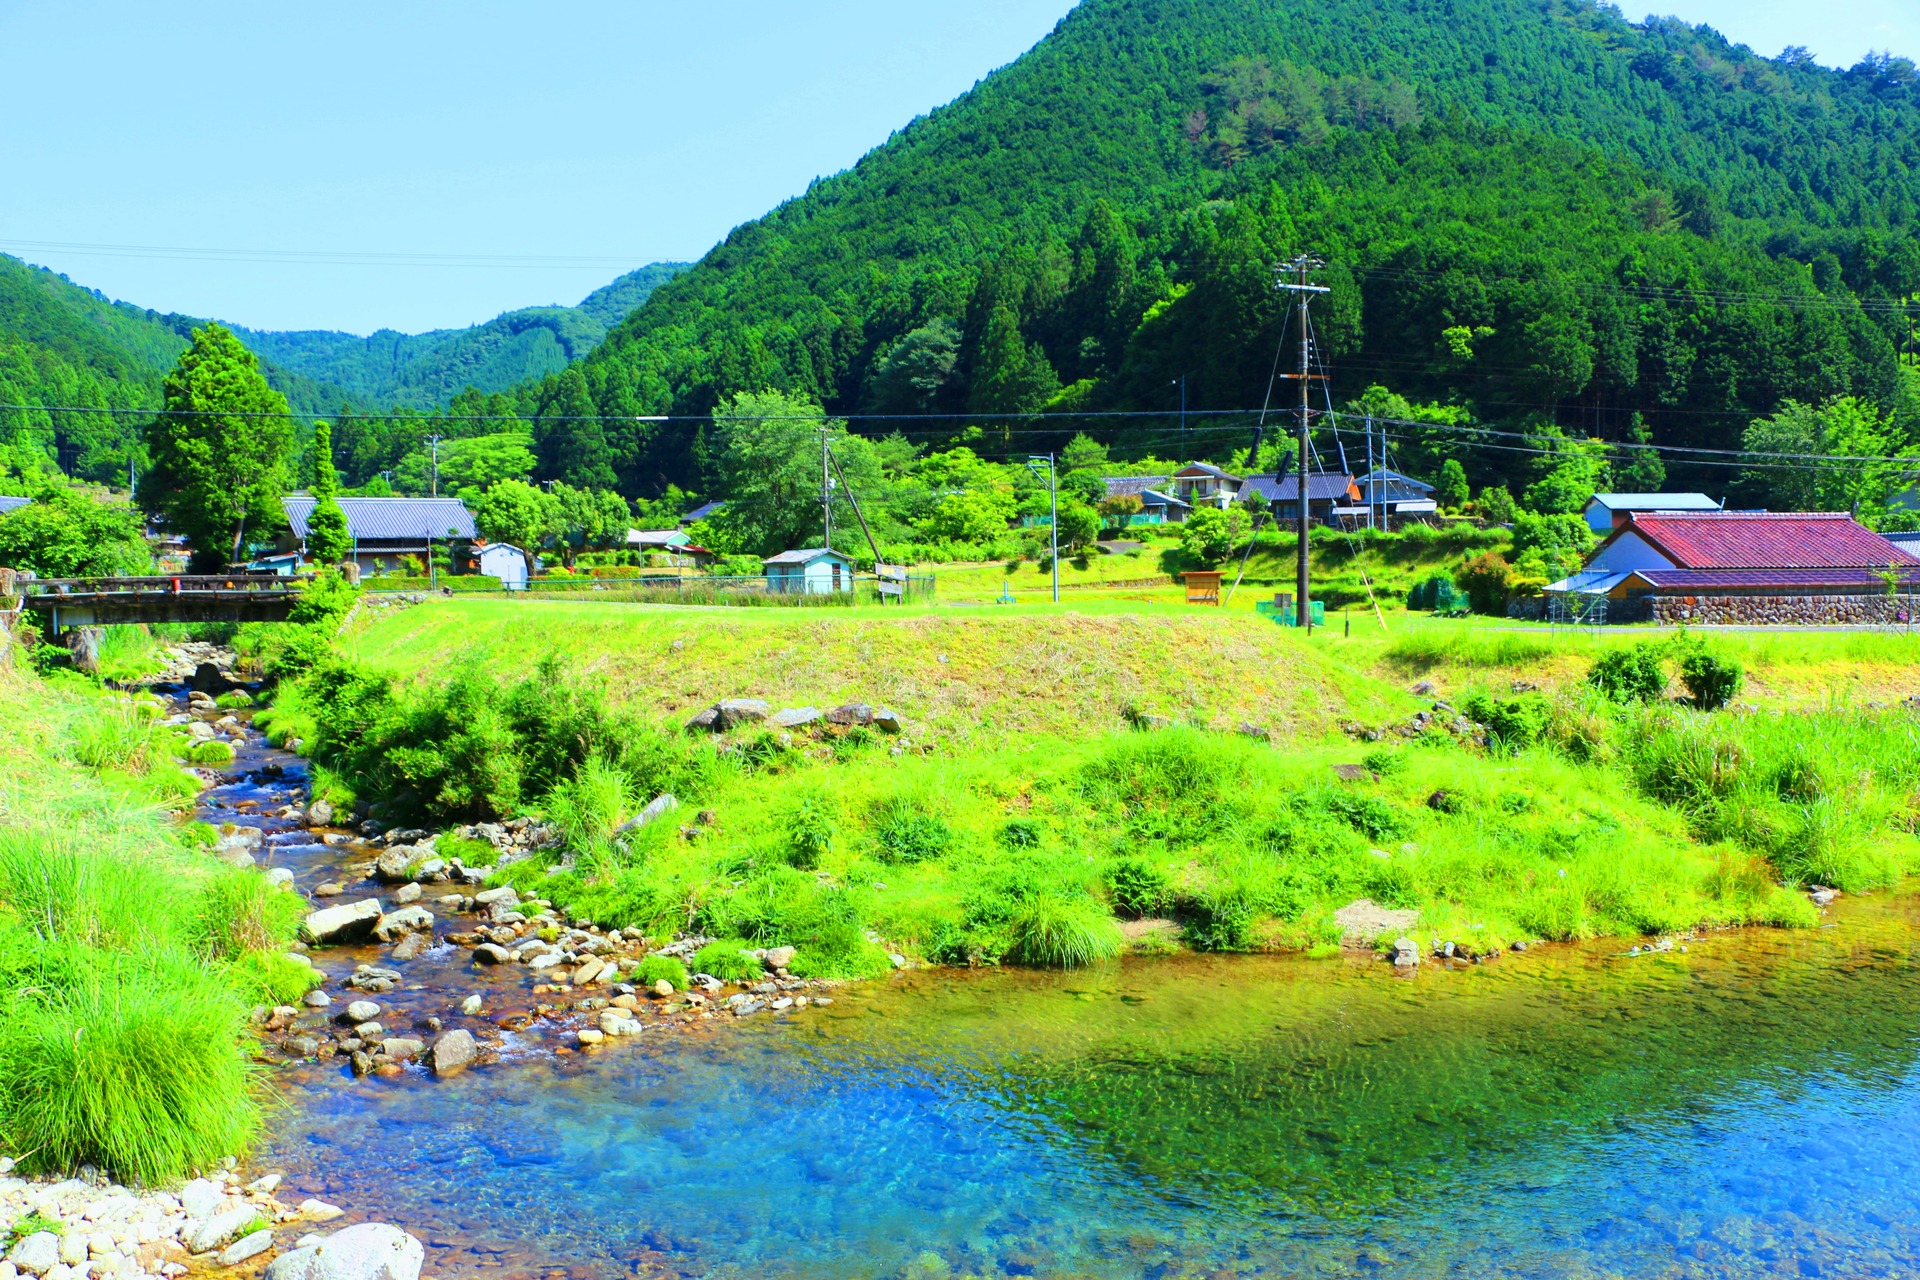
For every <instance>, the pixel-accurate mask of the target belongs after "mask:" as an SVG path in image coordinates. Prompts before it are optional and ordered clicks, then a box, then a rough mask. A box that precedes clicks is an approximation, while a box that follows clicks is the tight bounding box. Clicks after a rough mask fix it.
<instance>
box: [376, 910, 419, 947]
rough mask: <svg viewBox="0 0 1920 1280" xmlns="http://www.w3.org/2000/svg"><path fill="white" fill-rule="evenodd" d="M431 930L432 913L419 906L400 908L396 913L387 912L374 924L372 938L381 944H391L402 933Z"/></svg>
mask: <svg viewBox="0 0 1920 1280" xmlns="http://www.w3.org/2000/svg"><path fill="white" fill-rule="evenodd" d="M431 928H433V912H431V911H429V910H427V909H426V908H425V907H421V906H412V907H401V908H400V909H399V910H398V911H389V912H388V913H387V914H386V915H383V916H381V917H380V918H379V919H378V920H376V921H375V922H374V926H373V936H374V937H376V938H378V939H380V941H382V942H392V941H393V940H394V939H395V938H398V937H399V936H400V935H401V934H403V933H412V932H414V931H415V930H417V929H431Z"/></svg>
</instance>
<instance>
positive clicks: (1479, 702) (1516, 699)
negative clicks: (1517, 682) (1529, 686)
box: [1460, 690, 1553, 753]
mask: <svg viewBox="0 0 1920 1280" xmlns="http://www.w3.org/2000/svg"><path fill="white" fill-rule="evenodd" d="M1460 709H1461V710H1462V711H1464V712H1466V713H1467V717H1468V718H1469V719H1471V720H1473V721H1474V722H1476V723H1478V724H1482V725H1485V726H1486V729H1487V736H1488V738H1489V739H1491V741H1492V745H1493V747H1494V748H1495V749H1496V750H1499V751H1503V752H1507V753H1513V752H1518V751H1524V750H1526V749H1527V748H1528V747H1530V746H1532V745H1533V744H1534V743H1536V742H1538V741H1540V738H1541V735H1542V734H1544V733H1545V732H1546V730H1547V726H1548V724H1549V723H1551V721H1552V719H1553V708H1552V706H1551V705H1549V703H1548V702H1547V699H1546V697H1545V696H1544V695H1543V694H1539V693H1521V694H1516V695H1514V696H1513V697H1511V698H1496V697H1494V696H1492V695H1491V694H1488V693H1484V692H1480V691H1477V690H1476V691H1475V692H1473V693H1470V694H1468V695H1467V696H1466V697H1465V698H1463V699H1461V701H1460Z"/></svg>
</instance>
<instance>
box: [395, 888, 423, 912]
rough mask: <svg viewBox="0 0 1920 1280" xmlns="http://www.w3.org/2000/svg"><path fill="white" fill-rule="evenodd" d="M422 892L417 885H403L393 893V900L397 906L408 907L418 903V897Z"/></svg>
mask: <svg viewBox="0 0 1920 1280" xmlns="http://www.w3.org/2000/svg"><path fill="white" fill-rule="evenodd" d="M423 892H425V891H424V890H423V889H421V888H420V886H419V885H417V884H403V885H401V886H400V887H399V888H398V889H395V890H394V891H393V900H394V902H395V903H396V904H397V905H399V906H403V907H404V906H409V905H411V904H412V903H415V902H418V901H420V895H421V894H422V893H423Z"/></svg>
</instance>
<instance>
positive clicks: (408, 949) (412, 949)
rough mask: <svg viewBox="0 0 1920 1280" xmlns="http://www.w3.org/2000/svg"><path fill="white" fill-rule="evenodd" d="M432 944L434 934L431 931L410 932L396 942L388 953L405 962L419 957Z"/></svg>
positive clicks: (393, 957) (394, 958) (392, 957)
mask: <svg viewBox="0 0 1920 1280" xmlns="http://www.w3.org/2000/svg"><path fill="white" fill-rule="evenodd" d="M432 945H433V934H432V932H431V931H428V932H423V933H410V934H408V935H407V936H406V937H404V938H402V939H400V941H399V942H397V943H395V944H394V947H393V950H392V951H391V952H389V953H388V954H389V956H390V958H391V959H393V960H396V961H399V962H401V963H403V964H404V963H405V962H406V961H408V960H415V959H418V958H419V957H420V955H421V954H422V953H423V952H425V951H426V949H427V948H428V947H431V946H432Z"/></svg>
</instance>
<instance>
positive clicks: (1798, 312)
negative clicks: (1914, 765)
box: [536, 0, 1920, 493]
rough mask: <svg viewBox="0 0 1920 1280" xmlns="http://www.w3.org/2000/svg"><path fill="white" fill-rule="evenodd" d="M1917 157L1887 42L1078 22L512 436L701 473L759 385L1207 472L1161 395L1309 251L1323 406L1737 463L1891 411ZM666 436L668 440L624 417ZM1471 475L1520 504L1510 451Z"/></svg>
mask: <svg viewBox="0 0 1920 1280" xmlns="http://www.w3.org/2000/svg"><path fill="white" fill-rule="evenodd" d="M1916 175H1920V87H1917V85H1916V75H1915V71H1914V68H1913V66H1912V64H1911V63H1909V62H1907V61H1905V60H1902V59H1895V58H1889V57H1876V58H1873V59H1869V60H1868V61H1867V62H1864V63H1862V64H1861V65H1860V66H1858V67H1855V68H1853V69H1852V70H1850V71H1845V72H1837V71H1832V70H1828V69H1824V68H1821V67H1819V66H1817V65H1815V64H1814V63H1813V62H1812V61H1811V59H1809V58H1808V57H1807V56H1806V55H1805V54H1804V52H1803V51H1788V52H1787V53H1785V54H1783V55H1782V56H1780V57H1778V58H1772V59H1769V58H1764V57H1760V56H1758V55H1756V54H1753V53H1751V52H1750V51H1747V50H1745V49H1743V48H1740V47H1736V46H1731V45H1729V44H1728V43H1727V42H1726V41H1724V40H1723V39H1721V38H1720V37H1719V36H1718V35H1716V34H1715V33H1713V32H1712V31H1710V30H1708V29H1706V28H1689V27H1687V26H1686V25H1684V24H1681V23H1677V22H1665V21H1658V22H1653V23H1650V24H1648V25H1645V26H1637V25H1633V24H1629V23H1628V22H1626V21H1625V20H1624V19H1623V18H1622V17H1621V16H1620V15H1619V13H1618V12H1617V11H1616V10H1614V9H1611V8H1607V7H1601V6H1598V5H1594V4H1590V3H1583V2H1581V0H1312V2H1311V3H1309V2H1308V0H1083V3H1082V4H1081V5H1080V6H1079V8H1077V9H1076V10H1075V11H1074V12H1073V13H1072V14H1071V15H1070V16H1069V17H1067V18H1066V19H1065V20H1064V21H1062V22H1061V24H1060V25H1059V27H1058V28H1057V29H1056V30H1055V32H1054V33H1053V34H1052V35H1050V36H1049V37H1048V38H1047V39H1046V40H1044V41H1042V42H1041V43H1040V44H1039V45H1038V46H1037V47H1036V48H1035V49H1034V50H1032V51H1031V52H1030V53H1028V54H1027V55H1026V56H1025V57H1023V58H1021V59H1020V60H1019V61H1018V62H1016V63H1014V64H1013V65H1011V66H1010V67H1008V68H1005V69H1003V70H1002V71H1000V72H998V73H996V74H995V75H993V76H991V77H989V78H988V79H986V80H985V81H983V82H982V83H981V84H980V85H979V86H977V87H976V88H975V89H974V90H973V91H972V92H970V93H969V94H967V95H965V96H963V97H962V98H961V99H959V100H958V101H956V102H954V103H953V104H951V105H949V106H947V107H945V108H942V109H940V110H938V111H936V112H934V113H932V114H931V115H929V116H927V117H925V118H923V119H920V120H916V121H914V122H913V123H912V124H910V125H909V126H907V127H906V128H905V129H903V130H901V131H900V132H899V133H898V134H896V135H895V136H894V137H893V138H891V139H890V140H889V141H888V142H887V143H886V144H884V145H883V146H881V147H879V148H877V149H876V150H875V151H873V152H872V153H871V154H869V155H868V156H866V157H865V158H864V159H862V160H861V161H860V162H859V163H858V164H857V165H855V166H854V167H853V168H852V169H851V170H849V171H847V172H845V173H842V174H839V175H836V176H834V177H832V178H828V179H824V180H822V181H820V182H817V183H816V184H814V186H813V187H812V188H811V189H810V190H808V191H807V192H806V193H805V194H804V195H802V196H800V197H798V198H796V199H794V200H791V201H789V202H787V203H786V204H784V205H782V206H781V207H780V208H778V209H776V210H774V211H773V212H772V213H770V214H768V215H767V216H766V217H764V218H762V219H760V220H759V221H757V222H753V223H750V224H747V225H745V226H742V227H740V228H738V229H736V230H735V231H734V232H733V233H732V234H731V235H730V236H728V237H727V239H726V241H725V242H724V243H723V244H722V245H720V246H719V247H717V248H716V249H715V250H714V251H713V252H712V253H710V254H709V255H708V256H707V257H706V258H705V259H704V260H703V261H702V262H700V263H699V264H697V265H696V266H695V268H694V269H693V270H692V271H690V272H688V273H687V274H686V275H685V276H683V277H681V278H680V279H677V280H675V281H673V282H672V283H671V284H668V285H666V286H665V287H663V288H662V289H660V291H659V292H658V293H657V294H656V295H655V296H654V297H653V298H652V299H651V300H650V301H649V303H648V305H646V306H645V307H643V308H641V309H640V310H639V311H638V312H636V313H634V314H633V315H632V316H631V317H629V318H628V320H627V321H626V322H625V323H623V324H622V325H620V326H619V327H618V328H617V329H616V330H615V331H614V332H613V333H612V334H611V335H610V336H609V338H608V340H607V342H606V343H605V344H604V345H603V346H602V347H601V348H600V349H599V350H598V351H596V352H595V353H594V354H593V355H592V356H591V357H589V359H588V360H587V361H586V362H585V364H584V366H583V367H582V373H583V374H584V380H583V381H584V387H582V385H581V381H582V380H581V379H576V378H575V377H574V376H573V375H571V374H569V375H568V376H567V377H564V378H562V377H557V376H556V377H550V378H548V379H546V380H545V381H544V383H543V384H541V386H540V387H539V388H537V391H538V403H537V405H536V407H538V408H541V409H542V420H541V421H540V422H538V423H537V424H536V426H537V432H538V434H540V435H542V436H543V437H552V436H571V435H573V434H575V433H576V430H577V429H578V423H579V419H580V415H581V413H582V411H583V410H587V411H593V410H597V411H598V412H599V413H600V414H603V415H609V416H615V417H620V418H625V419H629V420H630V421H628V422H626V423H604V424H594V425H593V426H591V427H589V428H586V430H587V431H588V432H589V433H593V434H598V435H602V436H604V445H602V444H600V443H598V442H596V441H594V440H587V441H584V442H581V443H579V444H577V445H576V444H575V443H569V444H568V445H567V446H566V447H564V448H562V447H555V446H553V445H547V446H546V447H543V448H542V450H541V453H542V457H543V458H546V459H551V460H554V461H553V463H552V464H550V465H551V466H559V465H560V461H559V460H562V459H565V460H567V461H566V462H565V465H566V466H571V467H574V468H575V470H576V471H578V472H579V473H580V474H581V475H585V474H586V473H587V472H589V471H594V470H598V469H600V468H602V467H605V466H608V465H610V466H611V467H612V468H613V470H614V471H615V472H616V473H617V474H618V476H619V478H620V482H621V485H622V487H623V488H624V489H626V490H628V491H629V492H636V493H652V492H658V491H660V490H661V488H662V487H663V486H665V485H666V484H668V483H677V484H680V485H682V486H685V487H689V488H696V489H697V488H702V487H706V486H707V485H709V484H710V483H711V482H712V481H713V479H714V478H715V472H714V468H713V461H712V459H711V458H710V457H709V456H708V447H707V445H706V444H705V434H704V429H703V428H702V427H701V425H700V424H699V423H698V422H697V421H696V419H698V418H699V417H700V416H702V415H705V414H707V413H708V412H709V411H710V410H711V408H712V407H713V406H714V405H715V404H716V403H717V402H719V401H720V400H721V399H722V398H723V397H726V396H729V395H731V394H734V393H736V392H742V391H757V390H761V389H766V388H775V389H779V390H783V391H787V392H791V393H794V394H797V395H800V396H803V397H806V398H810V399H813V400H816V401H818V402H820V403H822V404H824V405H825V406H826V407H827V408H828V409H829V410H831V411H835V412H843V413H865V414H870V415H876V416H875V417H872V418H869V419H867V420H866V421H864V422H858V421H857V422H856V426H858V427H859V428H860V429H861V430H863V431H867V432H871V433H878V432H881V431H884V430H887V429H889V428H891V427H899V428H902V429H905V430H907V431H909V432H913V431H919V432H923V433H925V432H932V431H936V430H938V431H947V430H955V431H957V430H958V429H959V428H960V427H961V426H962V425H963V424H965V423H967V422H970V421H971V422H973V423H975V424H979V425H983V426H987V427H989V428H993V429H997V430H1002V431H1005V432H1007V434H1005V435H1003V436H1002V437H1001V442H1002V445H1003V447H1007V448H1009V449H1019V448H1024V447H1026V446H1028V445H1032V446H1034V447H1045V445H1046V444H1047V443H1048V441H1049V438H1050V437H1049V435H1047V434H1044V433H1043V434H1022V435H1021V436H1020V437H1019V438H1017V439H1016V438H1015V437H1014V436H1013V435H1012V434H1011V432H1012V431H1013V430H1020V431H1022V432H1023V433H1025V432H1029V431H1033V430H1034V429H1035V424H1032V423H1027V424H1024V425H1022V426H1019V427H1013V426H1010V425H1009V424H1010V422H1011V421H1012V420H1010V419H1008V418H1007V417H1005V416H1004V415H1022V414H1028V413H1032V412H1035V411H1038V410H1050V411H1053V412H1056V413H1058V412H1063V411H1075V412H1086V413H1091V412H1093V411H1143V410H1153V411H1162V412H1164V413H1165V414H1166V415H1167V416H1165V417H1161V418H1155V419H1145V420H1142V419H1131V420H1128V419H1092V418H1086V419H1082V420H1079V421H1062V422H1059V423H1057V424H1048V427H1049V429H1050V428H1051V427H1053V426H1057V427H1058V428H1059V431H1058V434H1060V435H1061V437H1062V438H1064V437H1065V436H1066V435H1067V434H1070V433H1071V432H1072V431H1073V430H1076V429H1078V428H1080V427H1083V426H1084V427H1088V428H1089V429H1090V430H1094V431H1095V432H1096V433H1097V434H1103V435H1105V436H1106V437H1107V438H1109V439H1113V438H1118V439H1120V440H1121V442H1122V443H1123V444H1124V443H1127V442H1129V441H1130V442H1131V443H1132V444H1133V445H1134V446H1136V447H1138V448H1141V449H1146V448H1156V449H1158V450H1159V451H1161V452H1163V453H1176V452H1188V453H1196V454H1206V453H1208V452H1213V453H1215V454H1224V453H1225V452H1226V451H1227V449H1228V448H1230V447H1231V446H1233V445H1238V444H1241V443H1242V442H1243V441H1244V438H1245V437H1244V434H1243V431H1242V425H1241V423H1240V422H1238V421H1237V420H1235V421H1233V423H1232V426H1233V431H1232V434H1231V436H1228V435H1227V434H1226V432H1225V431H1224V430H1223V431H1222V432H1221V433H1220V434H1218V435H1208V434H1206V433H1205V432H1204V431H1203V432H1202V433H1201V434H1199V435H1197V436H1195V437H1194V441H1193V446H1192V447H1191V448H1190V449H1185V450H1183V449H1182V448H1181V444H1180V442H1178V441H1172V442H1169V440H1168V438H1167V433H1168V431H1169V430H1170V429H1171V428H1173V426H1174V425H1175V423H1176V422H1177V419H1175V418H1174V416H1173V413H1172V411H1173V410H1175V408H1176V406H1177V405H1178V404H1179V402H1180V395H1181V383H1182V380H1183V379H1184V386H1185V394H1186V398H1187V402H1188V404H1189V406H1191V407H1192V408H1193V409H1194V410H1196V418H1197V420H1198V422H1199V423H1200V424H1201V425H1202V427H1205V426H1206V425H1207V424H1208V423H1209V421H1211V422H1213V423H1215V424H1224V423H1225V422H1226V420H1225V419H1222V418H1220V417H1219V416H1218V415H1217V414H1216V416H1214V417H1213V418H1212V419H1211V420H1210V419H1209V416H1208V412H1207V411H1210V410H1211V411H1220V410H1227V409H1244V408H1250V407H1251V408H1258V406H1259V405H1260V404H1261V402H1262V399H1263V397H1264V395H1265V392H1266V388H1267V382H1268V374H1269V372H1270V370H1271V367H1272V362H1273V358H1274V351H1275V348H1276V345H1277V341H1278V339H1279V335H1280V326H1281V324H1282V323H1283V316H1282V312H1281V308H1280V307H1279V305H1278V299H1277V296H1276V294H1275V291H1274V290H1273V289H1272V287H1271V276H1270V264H1271V263H1273V262H1274V261H1275V260H1276V259H1278V258H1281V257H1284V256H1287V255H1290V254H1292V253H1296V252H1301V251H1312V252H1315V253H1318V254H1321V255H1322V256H1324V257H1326V258H1327V259H1328V260H1329V262H1330V263H1331V266H1330V267H1329V269H1328V270H1327V271H1326V273H1325V274H1324V276H1323V279H1324V280H1325V281H1326V282H1327V283H1329V284H1331V285H1332V286H1333V288H1334V294H1333V296H1332V298H1331V299H1330V300H1329V301H1328V302H1327V304H1326V305H1325V306H1323V307H1322V308H1321V313H1320V324H1321V330H1320V338H1321V340H1322V341H1321V351H1322V354H1324V355H1326V356H1327V357H1329V358H1330V360H1331V362H1332V365H1333V370H1334V374H1335V377H1336V383H1335V395H1336V398H1338V399H1340V400H1346V399H1349V398H1353V397H1356V396H1358V395H1360V394H1361V393H1362V392H1363V391H1364V390H1365V389H1366V388H1367V387H1369V386H1371V385H1374V384H1384V385H1385V386H1387V387H1389V388H1390V389H1391V390H1393V391H1394V392H1396V393H1399V394H1400V395H1402V396H1404V397H1407V398H1408V399H1410V400H1412V401H1416V402H1417V401H1422V400H1424V401H1431V402H1441V403H1444V404H1450V405H1453V406H1455V407H1456V409H1457V410H1458V411H1459V412H1460V414H1461V415H1462V416H1465V417H1469V418H1471V419H1473V420H1477V421H1482V422H1492V423H1499V424H1511V425H1515V426H1522V427H1525V428H1526V429H1527V430H1528V431H1530V432H1537V431H1540V430H1550V429H1552V428H1553V427H1555V426H1558V427H1561V428H1566V429H1568V430H1571V431H1575V432H1578V433H1580V434H1595V435H1598V436H1600V437H1602V438H1604V439H1607V440H1610V441H1622V442H1632V441H1647V440H1651V441H1653V442H1656V443H1660V444H1672V445H1699V444H1711V445H1713V446H1714V447H1732V448H1737V447H1738V446H1739V442H1740V438H1741V434H1742V432H1743V431H1744V430H1745V429H1746V427H1747V426H1748V424H1749V423H1750V422H1751V421H1752V419H1753V418H1755V417H1756V416H1760V415H1765V414H1769V413H1772V412H1774V411H1775V410H1776V409H1778V408H1779V407H1780V406H1781V405H1782V403H1783V402H1785V401H1787V400H1800V401H1806V402H1809V403H1820V402H1823V401H1826V400H1828V399H1830V398H1832V397H1836V396H1842V395H1852V396H1858V397H1862V398H1865V399H1867V400H1871V401H1873V402H1875V403H1877V404H1879V405H1880V406H1882V407H1883V408H1884V409H1885V410H1886V411H1888V412H1890V413H1894V414H1896V415H1899V416H1900V417H1901V419H1902V420H1903V421H1905V422H1909V423H1910V422H1911V421H1912V418H1913V415H1914V406H1913V403H1912V394H1911V392H1910V391H1909V390H1908V389H1907V385H1906V384H1907V381H1908V380H1907V379H1904V378H1903V374H1902V371H1901V353H1902V351H1904V350H1908V349H1911V347H1912V346H1913V344H1914V334H1913V328H1912V321H1911V316H1912V314H1913V310H1912V307H1911V305H1910V304H1907V302H1906V300H1908V299H1910V298H1912V297H1913V296H1914V295H1916V294H1920V245H1916V242H1915V239H1914V231H1915V223H1916V219H1917V218H1920V204H1917V202H1920V185H1917V184H1916ZM1903 307H1904V309H1903ZM583 391H584V395H583V394H582V392H583ZM661 414H672V415H676V416H680V417H684V418H685V419H687V420H686V421H680V422H668V423H647V422H639V421H631V420H632V419H638V418H642V417H647V416H653V415H661ZM929 414H944V415H954V416H952V417H950V418H947V419H943V420H940V421H937V422H931V423H930V422H929V421H927V420H925V419H924V418H923V417H920V416H919V415H929ZM996 415H1000V416H996ZM889 418H891V419H892V420H891V421H889V420H888V419H889ZM988 434H989V436H990V437H991V436H992V435H993V434H994V430H989V433H988ZM1208 441H1213V442H1215V444H1216V445H1217V447H1214V448H1211V449H1210V448H1209V447H1208V443H1207V442H1208ZM1229 442H1230V443H1229ZM1470 465H1471V469H1473V470H1474V471H1476V472H1477V474H1475V475H1474V477H1473V479H1474V481H1475V484H1476V486H1477V485H1479V484H1482V483H1486V482H1488V481H1495V480H1506V481H1508V482H1510V483H1514V484H1515V491H1516V492H1518V489H1519V485H1520V484H1523V483H1524V482H1525V481H1526V480H1527V479H1528V478H1529V476H1528V469H1529V468H1531V467H1534V466H1535V465H1536V464H1535V461H1534V459H1533V457H1532V456H1530V455H1528V454H1525V453H1516V452H1513V451H1512V450H1511V449H1508V450H1505V451H1503V450H1502V449H1500V448H1496V447H1493V446H1488V447H1483V448H1481V449H1479V450H1477V451H1476V452H1475V453H1474V454H1473V455H1472V456H1471V460H1470ZM570 474H571V473H567V474H562V475H560V476H559V477H558V478H568V477H569V475H570ZM576 478H577V477H576ZM1715 487H1716V488H1718V489H1724V488H1725V485H1724V484H1723V483H1722V484H1717V485H1716V486H1715Z"/></svg>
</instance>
